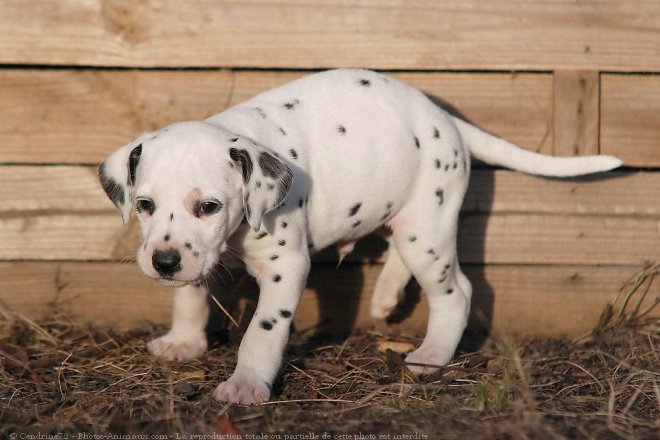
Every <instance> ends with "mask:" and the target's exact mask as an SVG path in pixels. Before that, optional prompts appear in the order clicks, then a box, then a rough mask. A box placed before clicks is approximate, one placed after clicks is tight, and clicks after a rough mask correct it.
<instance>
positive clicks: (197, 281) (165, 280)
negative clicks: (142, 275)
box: [156, 276, 204, 287]
mask: <svg viewBox="0 0 660 440" xmlns="http://www.w3.org/2000/svg"><path fill="white" fill-rule="evenodd" d="M156 280H157V281H158V282H159V283H160V284H162V285H163V286H166V287H183V286H187V285H192V286H199V285H201V284H203V283H204V277H202V276H199V277H197V278H194V279H191V280H178V279H176V278H174V277H171V276H161V277H159V278H156Z"/></svg>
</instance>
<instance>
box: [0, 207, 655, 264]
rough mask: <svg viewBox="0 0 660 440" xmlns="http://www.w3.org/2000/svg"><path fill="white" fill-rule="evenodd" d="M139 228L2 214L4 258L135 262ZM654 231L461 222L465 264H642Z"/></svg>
mask: <svg viewBox="0 0 660 440" xmlns="http://www.w3.org/2000/svg"><path fill="white" fill-rule="evenodd" d="M136 229H137V228H136V227H135V223H134V222H133V223H132V224H131V226H130V227H128V228H125V227H123V226H122V225H121V222H120V220H119V218H118V217H117V216H116V215H114V214H96V213H94V214H89V215H80V214H77V215H72V214H49V213H40V214H34V215H28V216H20V217H11V216H10V217H5V218H1V219H0V243H2V244H1V246H0V259H2V260H25V259H29V260H32V259H36V260H39V259H43V260H94V261H105V260H121V259H131V258H133V255H134V253H135V250H136V249H137V247H138V245H139V241H138V239H137V232H136ZM657 236H658V219H657V218H656V217H651V218H649V217H626V216H617V217H609V216H576V215H544V214H493V215H479V214H475V215H466V216H464V218H463V219H461V221H460V223H459V238H458V249H459V258H460V259H461V261H463V262H466V263H496V264H532V263H533V264H580V263H585V262H588V263H589V264H618V265H623V264H639V263H640V262H643V261H653V260H654V259H655V258H657V256H658V255H659V254H660V247H659V245H658V243H659V242H658V240H657ZM419 246H423V243H421V242H420V243H419ZM425 251H426V248H423V249H422V252H425ZM379 259H380V258H379Z"/></svg>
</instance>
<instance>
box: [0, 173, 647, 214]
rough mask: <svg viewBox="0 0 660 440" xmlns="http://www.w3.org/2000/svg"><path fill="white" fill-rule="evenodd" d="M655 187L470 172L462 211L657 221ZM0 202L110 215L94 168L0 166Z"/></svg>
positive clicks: (606, 177)
mask: <svg viewBox="0 0 660 440" xmlns="http://www.w3.org/2000/svg"><path fill="white" fill-rule="evenodd" d="M659 187H660V173H653V172H620V171H618V172H610V173H608V174H601V175H598V176H592V177H585V178H579V179H544V178H540V177H534V176H529V175H525V174H520V173H516V172H513V171H507V170H490V169H473V170H472V174H471V177H470V186H469V189H468V193H467V196H466V198H465V201H464V203H463V212H465V213H471V214H475V213H490V212H494V213H507V212H515V213H545V214H578V215H582V214H589V215H631V216H632V215H638V216H660V192H658V190H657V189H658V188H659ZM0 200H2V203H0V217H21V216H29V215H31V214H39V213H51V214H57V213H59V214H64V213H68V214H75V213H82V214H85V213H87V214H91V213H95V214H101V213H111V212H113V213H114V212H115V208H114V206H113V205H112V203H110V201H109V200H108V198H107V197H106V195H105V194H104V193H103V190H102V189H101V185H100V184H99V181H98V176H97V168H96V167H95V166H70V165H63V166H31V165H25V166H22V165H16V166H0ZM117 218H118V217H117Z"/></svg>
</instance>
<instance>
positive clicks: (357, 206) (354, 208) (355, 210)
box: [348, 203, 362, 217]
mask: <svg viewBox="0 0 660 440" xmlns="http://www.w3.org/2000/svg"><path fill="white" fill-rule="evenodd" d="M361 207H362V203H356V204H355V205H353V206H351V209H349V210H348V216H349V217H353V216H354V215H355V214H357V213H358V211H359V210H360V208H361Z"/></svg>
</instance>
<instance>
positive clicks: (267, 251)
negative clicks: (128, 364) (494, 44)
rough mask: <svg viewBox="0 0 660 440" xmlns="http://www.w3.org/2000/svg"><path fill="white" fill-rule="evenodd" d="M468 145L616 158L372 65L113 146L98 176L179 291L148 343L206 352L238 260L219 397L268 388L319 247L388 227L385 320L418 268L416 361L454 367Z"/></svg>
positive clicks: (380, 284) (539, 161)
mask: <svg viewBox="0 0 660 440" xmlns="http://www.w3.org/2000/svg"><path fill="white" fill-rule="evenodd" d="M470 156H474V157H476V158H478V159H480V160H482V161H484V162H486V163H489V164H494V165H499V166H504V167H508V168H511V169H514V170H518V171H521V172H524V173H529V174H535V175H542V176H558V177H562V176H578V175H583V174H588V173H596V172H601V171H606V170H610V169H613V168H615V167H618V166H619V165H620V164H621V161H619V160H618V159H616V158H614V157H608V156H591V157H571V158H557V157H549V156H543V155H540V154H537V153H533V152H530V151H527V150H524V149H521V148H518V147H516V146H514V145H513V144H511V143H509V142H507V141H505V140H502V139H499V138H496V137H494V136H492V135H489V134H487V133H485V132H483V131H481V130H480V129H478V128H476V127H474V126H472V125H470V124H468V123H466V122H464V121H462V120H460V119H457V118H455V117H453V116H450V115H449V114H448V113H447V112H445V111H444V110H442V109H441V108H439V107H438V106H436V105H435V104H434V103H432V102H431V101H430V100H429V99H428V98H427V97H426V96H425V95H424V94H423V93H422V92H420V91H419V90H417V89H414V88H412V87H410V86H408V85H406V84H404V83H402V82H399V81H397V80H395V79H392V78H389V77H387V76H383V75H381V74H378V73H375V72H371V71H365V70H332V71H327V72H322V73H318V74H314V75H310V76H307V77H304V78H302V79H299V80H296V81H293V82H291V83H289V84H287V85H284V86H282V87H279V88H276V89H273V90H270V91H268V92H265V93H263V94H261V95H258V96H256V97H255V98H252V99H250V100H248V101H246V102H244V103H242V104H239V105H237V106H235V107H232V108H230V109H228V110H226V111H224V112H222V113H219V114H217V115H215V116H212V117H210V118H208V119H206V120H204V121H193V122H181V123H175V124H172V125H170V126H168V127H166V128H163V129H162V130H158V131H156V132H153V133H145V134H143V135H141V136H139V137H138V138H137V139H135V140H134V141H132V142H130V143H129V144H128V145H125V146H123V147H121V148H120V149H118V150H117V151H115V152H114V153H113V154H111V155H110V156H109V157H108V158H107V160H106V161H105V162H103V163H102V164H101V166H100V168H99V174H100V180H101V183H102V186H103V188H104V189H105V191H106V193H107V195H108V196H109V198H110V199H111V200H112V202H114V204H115V205H116V207H117V208H118V210H119V211H120V213H121V216H122V218H123V220H124V222H127V221H128V220H129V217H130V216H131V212H132V210H133V209H135V212H136V215H137V217H138V219H139V224H140V229H141V232H142V237H143V240H144V242H143V243H142V244H141V245H140V247H139V249H138V252H137V263H138V265H139V267H140V268H141V270H142V271H143V272H144V273H145V274H146V275H147V276H148V277H150V278H153V279H156V280H159V281H160V282H162V283H164V284H166V285H170V286H173V287H174V311H173V320H172V327H171V330H170V331H169V332H168V333H167V334H165V335H164V336H162V337H160V338H158V339H156V340H154V341H152V342H151V343H149V345H148V350H149V351H150V352H151V353H153V354H154V355H156V356H160V357H163V358H165V359H172V360H182V359H188V358H192V357H195V356H199V355H201V354H202V353H203V352H204V351H205V350H206V348H207V341H206V337H205V334H204V327H205V324H206V322H207V318H208V315H209V310H208V306H207V301H206V297H207V289H206V287H205V286H206V283H205V281H204V280H205V278H206V277H207V276H211V275H210V274H211V271H212V270H213V268H214V266H216V265H217V264H218V263H222V262H225V263H226V262H227V261H231V260H232V259H240V260H241V261H242V262H243V263H244V264H245V266H246V268H247V270H248V272H249V273H250V274H251V275H253V276H254V277H255V278H256V280H257V282H258V284H259V286H260V294H259V301H258V305H257V308H256V311H255V313H254V316H253V318H252V321H251V322H250V324H249V326H248V328H247V331H246V333H245V335H244V337H243V340H242V342H241V344H240V348H239V351H238V363H237V366H236V370H235V372H234V373H233V374H232V376H231V377H230V378H229V379H227V380H226V381H225V382H223V383H221V384H220V385H219V386H218V387H217V389H216V390H215V392H214V397H215V398H216V399H217V400H221V401H227V402H235V403H241V404H251V403H255V402H263V401H266V400H268V398H269V397H270V393H271V384H272V382H273V379H274V378H275V376H276V374H277V372H278V370H279V368H280V364H281V361H282V355H283V352H284V348H285V345H286V342H287V339H288V335H289V328H290V323H291V319H292V317H293V315H294V313H295V311H296V307H297V306H298V302H299V300H300V296H301V292H302V290H303V288H304V286H305V282H306V278H307V274H308V272H309V267H310V254H313V253H314V252H315V251H316V250H319V249H323V248H325V247H327V246H329V245H332V244H338V245H339V249H340V254H342V255H344V254H346V253H348V252H350V251H351V250H352V246H353V243H354V242H355V241H356V240H357V239H359V238H360V237H363V236H364V235H366V234H369V233H370V232H372V231H374V230H375V229H378V228H380V227H382V226H386V227H388V228H389V229H391V231H392V237H391V245H390V250H389V253H388V257H387V261H386V262H385V265H384V267H383V270H382V273H381V274H380V276H379V278H378V281H377V283H376V286H375V291H374V294H373V299H372V303H371V314H372V315H373V317H374V318H384V317H386V316H387V315H388V313H389V312H390V311H391V310H392V309H393V308H394V306H395V305H396V303H397V293H398V291H399V290H400V289H401V288H402V287H403V286H404V285H405V284H406V283H407V282H408V280H409V279H410V277H411V276H414V277H415V278H416V279H417V281H418V282H419V284H420V285H421V287H422V288H423V290H424V292H425V293H426V296H427V299H428V303H429V307H430V317H429V321H428V326H427V332H426V337H425V338H424V340H423V342H422V344H421V345H420V346H419V347H418V348H417V349H416V350H415V351H414V352H412V353H411V354H410V355H408V357H407V358H406V362H407V363H408V366H409V369H410V370H411V371H412V372H415V373H423V372H429V371H432V370H433V369H434V367H437V366H441V365H446V364H447V363H448V362H449V361H450V360H451V358H452V356H453V354H454V351H455V349H456V346H457V345H458V342H459V340H460V338H461V335H462V333H463V330H464V329H465V327H466V324H467V319H468V313H469V308H470V298H471V294H472V289H471V286H470V282H469V281H468V279H467V278H466V277H465V275H464V274H463V273H462V272H461V269H460V266H459V263H458V260H457V258H456V232H457V223H458V214H459V209H460V206H461V203H462V200H463V196H464V195H465V191H466V189H467V185H468V180H469V174H470Z"/></svg>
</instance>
